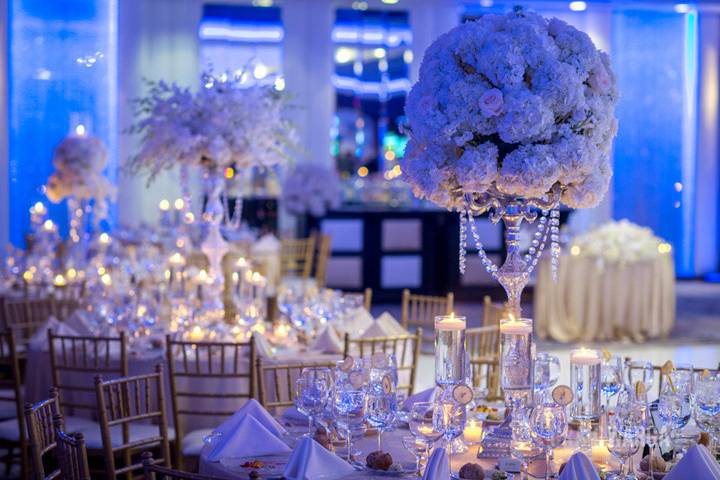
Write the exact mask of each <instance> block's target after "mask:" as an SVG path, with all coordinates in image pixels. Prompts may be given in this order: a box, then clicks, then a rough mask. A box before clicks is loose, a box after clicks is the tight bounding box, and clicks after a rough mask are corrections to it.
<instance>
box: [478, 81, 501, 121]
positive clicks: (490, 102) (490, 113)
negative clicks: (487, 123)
mask: <svg viewBox="0 0 720 480" xmlns="http://www.w3.org/2000/svg"><path fill="white" fill-rule="evenodd" d="M502 108H503V94H502V92H501V91H500V90H498V89H497V88H491V89H490V90H485V91H484V92H483V94H482V95H481V96H480V111H481V112H482V113H483V115H485V116H486V117H495V116H497V115H500V113H502Z"/></svg>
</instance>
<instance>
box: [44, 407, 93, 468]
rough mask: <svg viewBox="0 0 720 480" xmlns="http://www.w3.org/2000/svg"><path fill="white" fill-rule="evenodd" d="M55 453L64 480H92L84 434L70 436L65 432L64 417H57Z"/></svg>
mask: <svg viewBox="0 0 720 480" xmlns="http://www.w3.org/2000/svg"><path fill="white" fill-rule="evenodd" d="M53 423H54V427H55V442H56V447H55V453H56V456H57V461H58V466H59V471H60V476H61V478H63V480H90V467H89V465H88V456H87V449H86V448H85V438H84V436H83V434H82V433H74V434H72V435H69V434H67V433H65V432H64V431H63V430H64V428H63V418H62V415H59V414H57V415H55V417H54V422H53Z"/></svg>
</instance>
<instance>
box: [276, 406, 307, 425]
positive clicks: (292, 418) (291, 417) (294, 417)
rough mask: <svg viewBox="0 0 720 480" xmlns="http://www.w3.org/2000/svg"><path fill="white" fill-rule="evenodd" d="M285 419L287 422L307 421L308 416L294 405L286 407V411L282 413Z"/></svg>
mask: <svg viewBox="0 0 720 480" xmlns="http://www.w3.org/2000/svg"><path fill="white" fill-rule="evenodd" d="M280 417H282V419H283V420H285V421H287V422H305V423H307V421H308V417H307V415H305V414H304V413H302V412H301V411H300V410H298V409H297V407H295V406H292V407H288V408H286V409H285V411H284V412H283V413H282V415H280Z"/></svg>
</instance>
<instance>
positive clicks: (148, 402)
mask: <svg viewBox="0 0 720 480" xmlns="http://www.w3.org/2000/svg"><path fill="white" fill-rule="evenodd" d="M164 381H165V379H164V375H163V368H162V365H161V364H158V365H157V366H156V367H155V373H147V374H145V375H136V376H133V377H123V378H116V379H114V380H107V381H103V379H102V376H101V375H98V376H97V377H95V388H96V393H97V404H98V414H99V417H100V431H101V433H102V444H103V451H104V453H105V478H107V479H108V480H116V479H117V478H118V476H122V475H127V478H133V476H132V472H136V471H139V470H142V468H143V465H142V462H140V461H137V462H134V463H133V459H132V456H133V453H137V452H139V451H141V450H142V449H147V448H154V447H158V448H159V450H160V453H161V455H162V457H161V458H159V459H158V460H157V462H160V463H162V464H164V465H167V466H168V467H170V466H171V462H170V437H169V433H168V422H167V413H166V409H165V390H164ZM150 422H156V423H150ZM116 457H120V458H122V459H123V463H124V465H123V466H122V467H119V468H118V467H117V465H116Z"/></svg>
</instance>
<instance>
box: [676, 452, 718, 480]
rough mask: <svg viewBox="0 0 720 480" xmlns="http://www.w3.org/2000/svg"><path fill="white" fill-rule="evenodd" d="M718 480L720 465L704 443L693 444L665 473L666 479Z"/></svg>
mask: <svg viewBox="0 0 720 480" xmlns="http://www.w3.org/2000/svg"><path fill="white" fill-rule="evenodd" d="M690 479H696V480H700V479H702V480H718V479H720V465H718V462H717V461H716V460H715V459H714V458H713V456H712V454H711V453H710V452H709V451H708V449H707V448H705V446H704V445H693V446H692V447H690V448H689V449H688V451H687V453H686V454H685V456H684V457H682V458H681V459H680V461H679V462H678V463H677V465H675V467H673V469H672V470H670V473H668V474H667V475H665V480H690Z"/></svg>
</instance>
